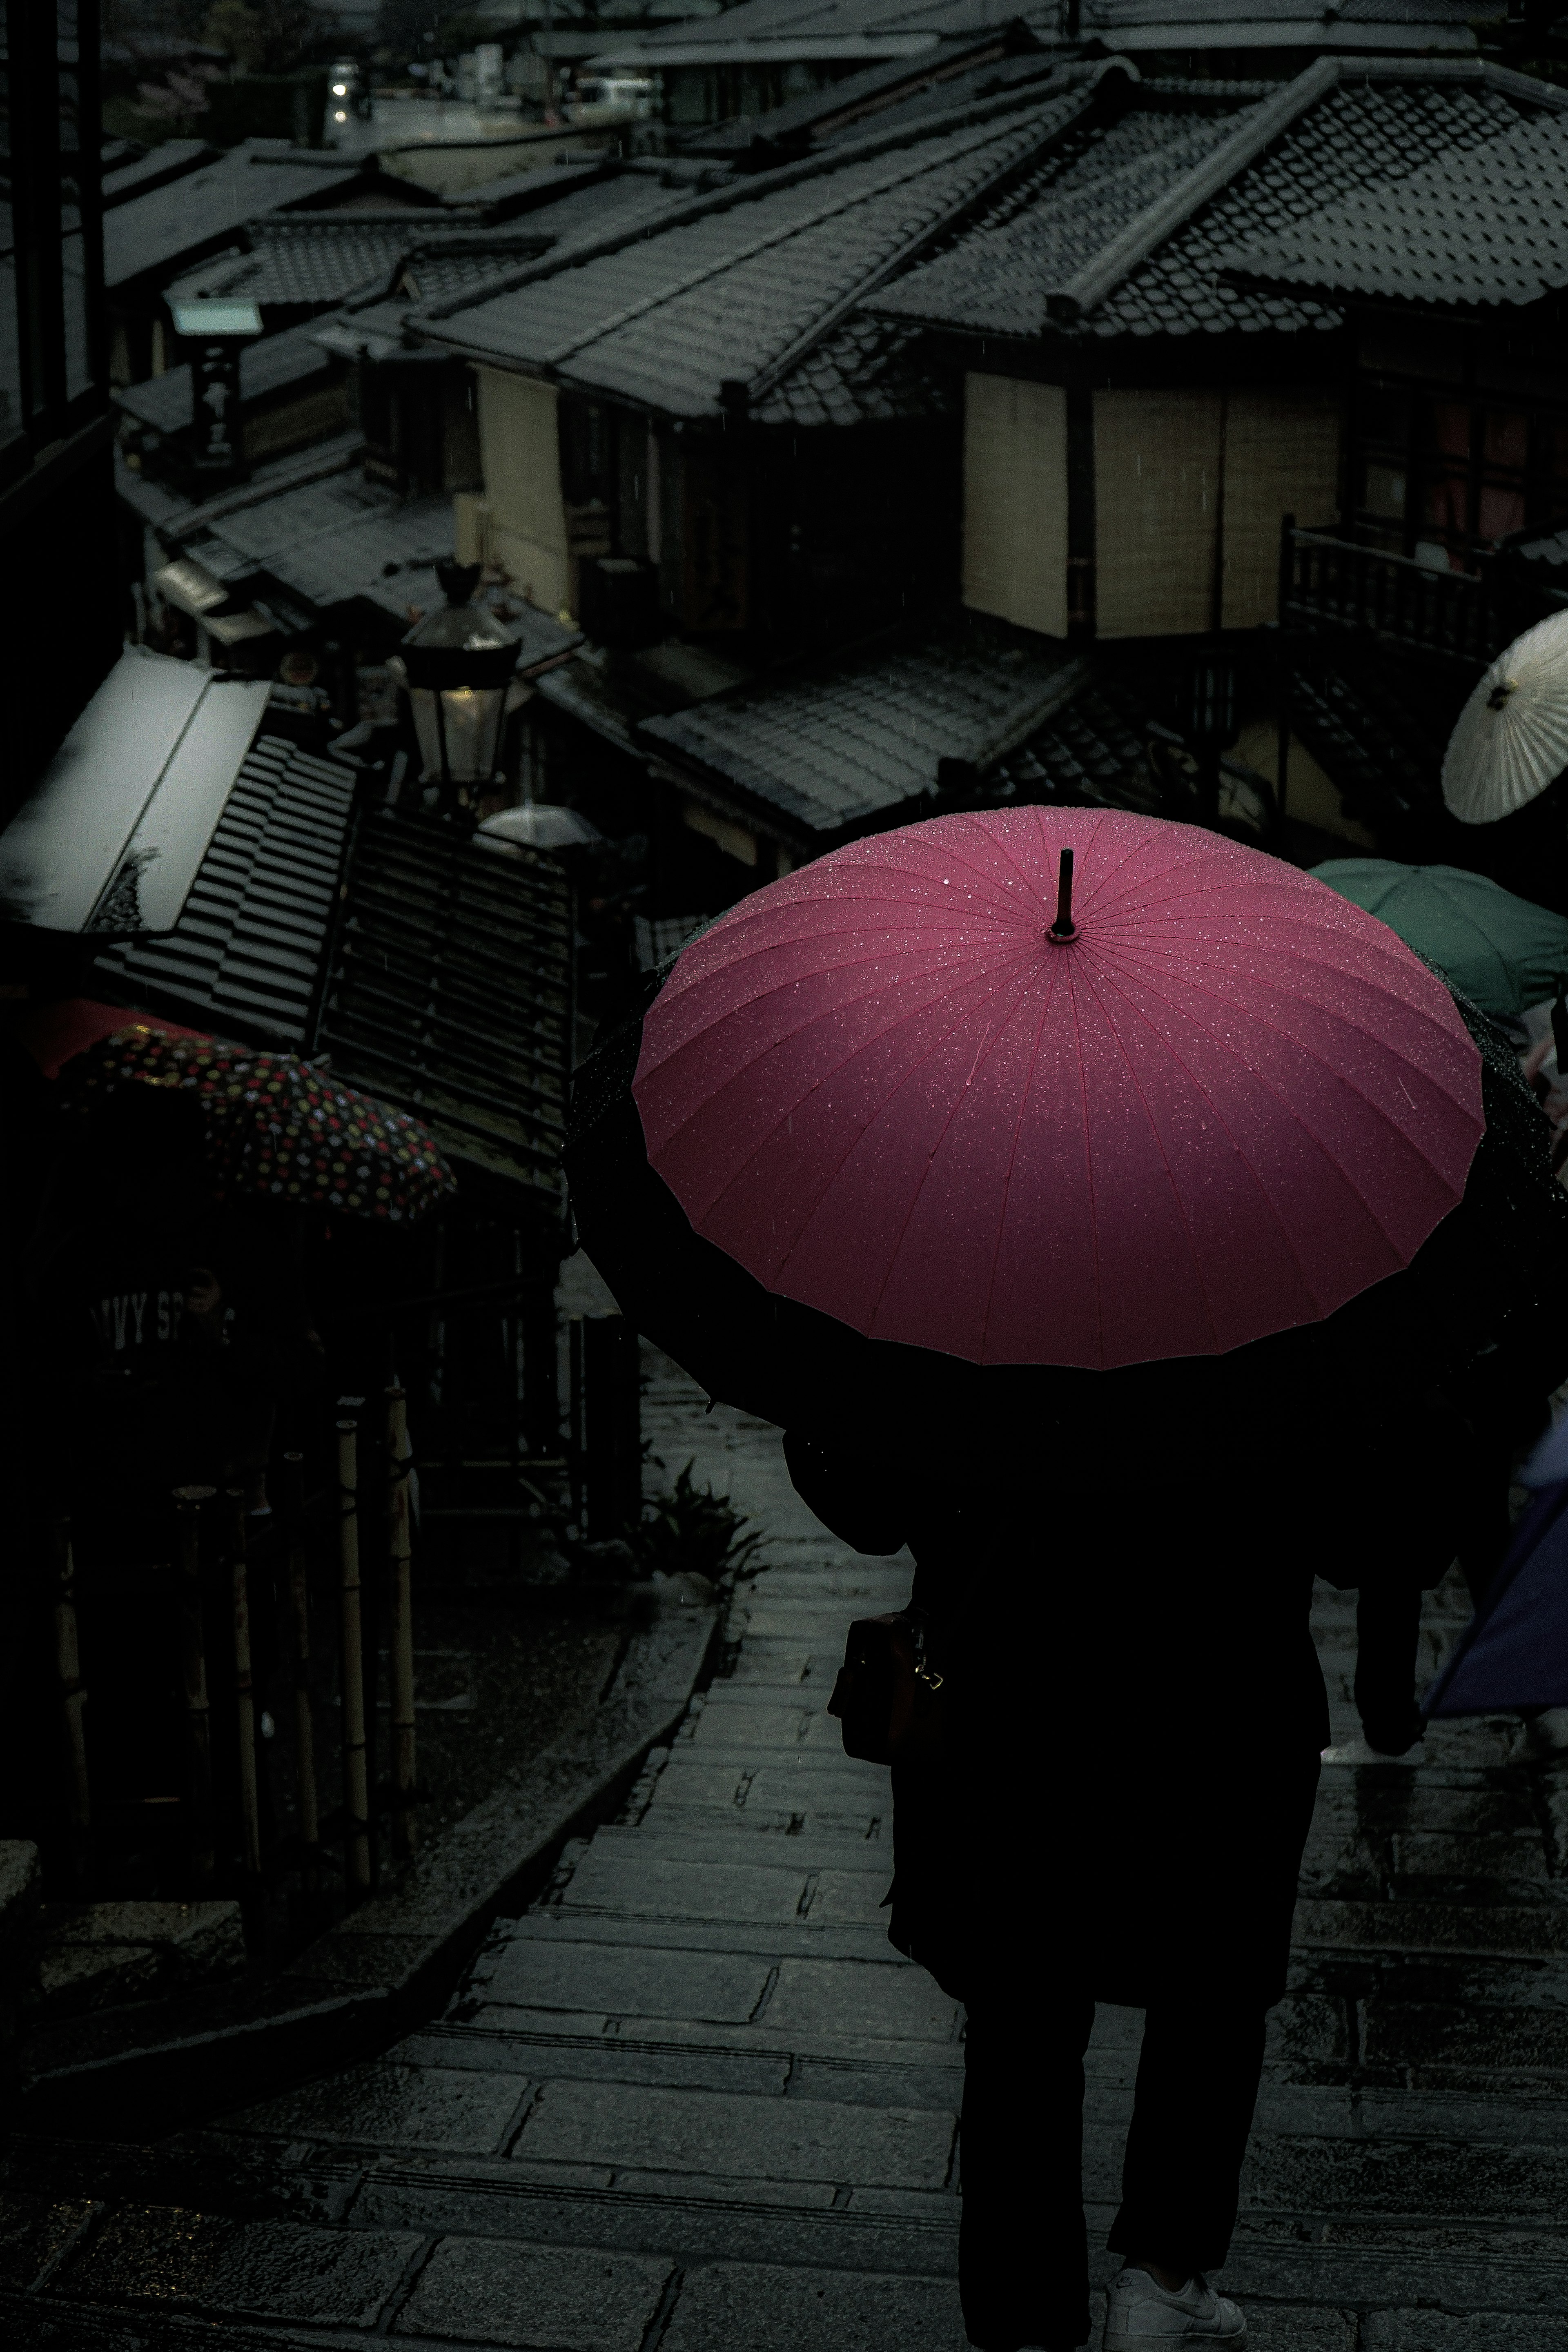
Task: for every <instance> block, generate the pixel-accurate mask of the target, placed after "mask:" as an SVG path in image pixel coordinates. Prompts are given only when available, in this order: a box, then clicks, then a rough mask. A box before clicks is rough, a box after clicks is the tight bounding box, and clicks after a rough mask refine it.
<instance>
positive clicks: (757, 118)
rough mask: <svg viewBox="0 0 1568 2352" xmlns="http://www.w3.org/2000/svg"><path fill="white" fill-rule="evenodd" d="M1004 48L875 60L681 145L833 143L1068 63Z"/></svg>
mask: <svg viewBox="0 0 1568 2352" xmlns="http://www.w3.org/2000/svg"><path fill="white" fill-rule="evenodd" d="M999 46H1000V41H999V37H998V36H993V37H991V38H989V39H988V40H985V41H984V42H983V43H982V44H981V45H980V47H979V49H978V52H977V53H976V59H975V62H974V63H973V64H966V63H965V62H964V61H963V60H964V57H965V54H966V53H965V52H964V51H963V50H960V51H959V52H958V54H957V56H956V57H950V56H949V55H948V54H947V52H946V49H945V48H943V49H942V50H938V51H934V52H933V51H931V50H922V51H921V54H920V55H919V56H918V57H913V58H892V59H889V60H887V61H885V62H883V63H880V64H878V65H872V66H867V67H865V68H863V69H862V70H861V71H860V72H859V73H856V74H850V75H848V76H847V77H846V78H845V79H843V80H841V81H834V82H829V83H828V84H827V86H826V88H825V89H814V90H811V91H808V92H807V93H806V95H805V97H804V98H794V99H790V100H788V101H787V102H786V103H785V104H784V105H783V106H775V107H773V108H771V109H770V110H768V112H767V113H765V114H753V115H746V116H743V117H742V119H741V120H740V121H736V122H719V123H709V124H707V125H705V126H704V127H703V129H701V130H700V131H689V132H687V133H686V134H685V136H684V137H683V138H682V140H681V145H682V147H683V148H684V149H685V150H686V151H687V152H689V153H691V154H694V155H696V154H702V155H711V156H714V157H725V156H731V155H734V156H743V155H745V154H746V152H747V151H748V149H750V148H751V147H752V145H753V144H755V143H763V144H768V145H772V146H774V147H779V148H795V147H800V148H805V147H808V146H812V145H818V146H820V145H825V144H826V143H829V142H832V141H834V140H845V139H854V138H857V137H858V136H860V135H861V134H862V133H864V131H867V130H868V128H870V127H871V126H872V125H873V124H875V126H876V127H877V128H878V129H879V130H880V129H882V128H883V127H884V126H890V125H892V124H895V123H900V122H913V121H918V119H919V118H920V117H921V115H925V114H936V113H940V112H941V111H942V109H943V108H945V107H949V106H956V105H958V104H960V103H961V102H962V101H963V100H964V99H966V98H989V97H991V96H993V95H994V93H995V92H996V91H998V90H1001V89H1007V88H1011V87H1013V86H1015V85H1019V84H1023V83H1026V82H1030V81H1037V80H1040V79H1043V78H1044V77H1045V76H1046V75H1047V74H1048V73H1050V72H1052V71H1053V70H1054V69H1055V68H1057V67H1058V65H1059V64H1060V58H1059V57H1058V56H1053V54H1052V52H1051V51H1050V50H1048V49H1043V48H1031V49H1030V50H1029V51H1027V52H1026V54H1025V55H1024V56H1021V57H1003V56H999V55H998V48H999Z"/></svg>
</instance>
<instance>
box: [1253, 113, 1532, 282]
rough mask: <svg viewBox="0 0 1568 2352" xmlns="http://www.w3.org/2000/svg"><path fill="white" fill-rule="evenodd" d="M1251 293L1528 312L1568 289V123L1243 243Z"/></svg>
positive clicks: (1524, 130) (1345, 199)
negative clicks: (1263, 291) (1525, 310)
mask: <svg viewBox="0 0 1568 2352" xmlns="http://www.w3.org/2000/svg"><path fill="white" fill-rule="evenodd" d="M1222 275H1223V277H1224V278H1225V279H1226V282H1227V283H1228V284H1230V285H1233V286H1237V287H1240V288H1243V289H1249V290H1250V289H1263V290H1266V291H1283V292H1286V293H1288V294H1289V295H1291V296H1293V297H1300V295H1302V294H1307V295H1310V296H1315V297H1317V298H1318V299H1322V300H1327V301H1331V302H1340V303H1343V302H1345V301H1347V300H1355V299H1360V300H1363V301H1373V302H1376V303H1378V304H1380V305H1381V304H1384V303H1392V304H1395V305H1411V304H1414V305H1415V306H1416V307H1418V308H1419V309H1421V310H1458V311H1464V312H1485V311H1487V310H1492V309H1495V308H1497V307H1499V306H1501V305H1507V306H1509V307H1510V308H1513V309H1523V308H1527V307H1528V306H1529V305H1531V303H1534V302H1539V301H1541V300H1542V299H1544V298H1545V297H1546V296H1547V295H1549V294H1552V293H1561V292H1562V291H1563V289H1564V288H1568V125H1564V124H1563V122H1562V121H1561V120H1555V121H1553V120H1552V119H1550V118H1547V117H1544V116H1538V117H1537V118H1536V119H1535V120H1534V121H1528V120H1524V119H1521V121H1518V122H1517V123H1516V125H1515V127H1514V128H1513V130H1512V131H1509V132H1507V133H1505V134H1504V135H1503V136H1502V137H1501V138H1499V139H1496V140H1493V141H1491V142H1489V144H1488V145H1486V146H1485V147H1482V148H1479V149H1470V150H1455V151H1451V152H1448V153H1447V154H1443V155H1440V156H1437V157H1436V158H1435V159H1434V160H1433V161H1432V162H1431V163H1428V164H1427V165H1426V166H1425V167H1424V168H1422V169H1420V170H1418V171H1415V172H1413V173H1409V174H1407V175H1406V176H1405V177H1403V178H1401V179H1399V180H1397V181H1394V183H1392V184H1376V183H1374V184H1372V185H1371V186H1368V187H1364V188H1360V189H1357V190H1355V191H1354V192H1353V193H1352V194H1350V195H1347V196H1342V197H1341V198H1340V199H1339V200H1338V201H1337V202H1335V203H1331V204H1329V205H1325V206H1324V207H1323V208H1322V209H1321V211H1319V212H1316V213H1309V214H1308V215H1305V217H1304V218H1301V219H1300V220H1296V221H1292V222H1291V223H1290V224H1289V226H1287V227H1286V228H1285V229H1283V230H1282V231H1281V232H1279V234H1278V235H1277V236H1269V237H1265V238H1262V239H1258V240H1256V241H1252V242H1249V243H1248V244H1247V245H1243V246H1241V247H1238V248H1237V250H1236V251H1235V253H1234V254H1233V255H1232V256H1230V257H1228V259H1227V261H1226V266H1225V267H1224V268H1223V270H1222Z"/></svg>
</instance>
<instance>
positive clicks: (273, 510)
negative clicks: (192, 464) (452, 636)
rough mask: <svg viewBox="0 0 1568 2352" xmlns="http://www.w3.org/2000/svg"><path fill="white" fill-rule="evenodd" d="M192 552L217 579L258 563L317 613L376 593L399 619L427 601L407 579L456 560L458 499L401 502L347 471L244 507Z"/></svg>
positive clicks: (193, 544)
mask: <svg viewBox="0 0 1568 2352" xmlns="http://www.w3.org/2000/svg"><path fill="white" fill-rule="evenodd" d="M185 546H186V552H187V553H188V554H191V555H194V556H195V558H196V561H197V562H200V563H204V564H205V565H206V567H207V569H208V571H209V572H216V574H217V576H218V577H219V578H220V579H233V578H235V577H236V576H237V572H239V571H243V570H247V569H249V568H250V567H253V566H259V567H261V568H262V569H263V570H265V571H266V572H268V573H269V574H270V575H271V577H272V578H273V579H275V580H277V581H279V583H281V585H282V586H283V587H285V588H289V589H292V590H293V592H294V593H295V594H296V595H298V596H302V597H303V598H304V599H305V601H306V602H307V604H312V605H314V606H315V607H316V609H317V610H318V611H319V612H320V611H324V610H326V609H327V608H328V607H329V606H331V605H333V604H346V603H347V602H348V601H349V600H350V599H351V598H352V597H355V596H362V595H370V596H372V598H373V601H374V602H376V603H380V604H384V605H385V607H386V609H387V610H389V611H392V612H395V614H397V615H398V616H399V617H401V616H402V615H403V614H404V612H405V607H406V605H407V604H410V603H414V604H418V603H420V602H421V601H422V600H421V598H420V597H418V596H417V595H416V594H415V593H413V585H412V583H411V582H410V581H409V579H408V578H407V576H406V575H409V574H423V573H428V572H431V571H432V569H433V567H434V565H436V564H437V563H438V562H446V561H447V559H448V558H449V557H450V555H451V552H452V501H451V499H449V498H447V497H432V498H424V499H406V500H400V499H399V498H398V496H397V493H396V491H395V490H394V489H391V488H388V487H386V486H385V485H384V484H382V483H380V482H367V481H366V480H365V479H364V478H363V476H362V475H361V474H359V473H358V472H351V471H344V472H342V473H338V474H333V475H331V476H330V477H329V478H327V479H326V480H324V481H316V482H310V483H306V484H303V485H301V487H300V488H298V489H286V490H280V491H279V492H278V493H277V494H276V495H275V496H273V497H271V498H264V499H257V500H255V501H253V502H252V503H250V504H248V505H246V506H242V507H237V508H236V509H233V510H232V511H231V512H230V513H228V514H226V515H224V516H222V517H221V518H220V519H219V520H216V521H214V522H212V523H211V524H209V526H208V527H207V529H206V530H205V532H204V533H203V534H202V536H201V538H200V540H199V541H198V540H196V539H188V540H186V542H185ZM388 583H395V587H393V586H390V585H389V584H388ZM389 600H390V601H389Z"/></svg>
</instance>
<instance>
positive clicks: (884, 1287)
mask: <svg viewBox="0 0 1568 2352" xmlns="http://www.w3.org/2000/svg"><path fill="white" fill-rule="evenodd" d="M1026 986H1027V980H1026V981H1025V983H1024V986H1023V987H1020V988H1019V990H1018V992H1017V993H1016V996H1015V997H1014V999H1013V1002H1012V1003H1011V1004H1010V1005H1009V1006H1008V1007H1007V1010H1006V1012H1005V1013H1004V1014H1003V1016H1002V1018H1001V1020H1000V1021H998V1023H997V1024H996V1026H995V1027H994V1029H993V1030H992V1032H991V1034H990V1035H989V1036H988V1037H987V1038H986V1039H985V1041H984V1044H983V1045H982V1046H981V1048H980V1051H979V1052H978V1054H976V1055H975V1056H974V1066H973V1068H972V1069H971V1071H970V1073H969V1076H968V1077H967V1078H966V1079H965V1080H964V1082H963V1087H962V1089H961V1090H960V1092H959V1094H958V1095H957V1097H955V1099H954V1101H953V1102H952V1106H951V1108H950V1109H949V1111H948V1114H947V1117H946V1118H944V1119H943V1120H942V1130H941V1133H940V1134H939V1135H938V1137H937V1139H936V1141H935V1142H934V1143H933V1144H932V1146H931V1150H930V1151H929V1152H928V1153H927V1154H926V1164H925V1166H924V1168H923V1169H922V1170H921V1178H920V1181H919V1183H918V1184H917V1185H916V1186H915V1189H914V1192H912V1194H911V1195H910V1205H909V1207H908V1209H907V1210H906V1211H905V1212H904V1219H903V1223H901V1224H900V1227H899V1235H898V1239H897V1241H895V1243H894V1244H893V1246H892V1248H891V1250H890V1251H889V1255H888V1265H887V1271H886V1272H885V1273H884V1275H883V1276H882V1279H881V1281H880V1283H879V1285H878V1287H877V1297H876V1301H875V1303H874V1305H873V1306H872V1308H871V1313H870V1317H869V1319H868V1337H869V1335H870V1333H871V1331H874V1330H875V1328H876V1324H877V1318H878V1316H879V1314H880V1312H881V1307H882V1301H883V1299H884V1298H885V1297H887V1293H888V1285H889V1282H891V1280H892V1278H893V1266H894V1264H895V1262H896V1261H897V1258H898V1255H899V1251H900V1248H901V1247H902V1245H903V1239H904V1235H905V1234H907V1233H908V1232H909V1229H910V1221H911V1219H912V1218H913V1216H914V1213H915V1211H916V1210H917V1209H918V1208H919V1206H920V1200H921V1193H922V1192H924V1190H925V1182H926V1178H927V1177H928V1176H929V1175H930V1174H931V1170H932V1168H933V1167H934V1166H935V1165H936V1156H937V1153H938V1152H939V1151H940V1150H942V1145H943V1144H944V1143H945V1142H946V1140H947V1137H948V1132H949V1130H950V1129H951V1128H952V1123H953V1120H954V1119H955V1118H957V1117H958V1114H959V1112H960V1111H961V1110H962V1109H963V1104H964V1099H965V1097H967V1095H968V1093H969V1089H970V1087H972V1086H973V1084H974V1080H975V1077H976V1076H977V1075H978V1073H979V1070H980V1066H981V1064H982V1063H983V1062H984V1060H985V1059H986V1057H987V1055H989V1054H990V1053H991V1052H992V1050H993V1048H994V1046H995V1045H996V1044H997V1042H998V1040H999V1039H1000V1038H1001V1036H1002V1034H1003V1033H1004V1031H1005V1029H1006V1027H1007V1024H1008V1023H1009V1022H1010V1021H1011V1020H1012V1018H1013V1015H1014V1013H1016V1011H1017V1010H1018V1007H1019V1005H1020V1004H1021V1003H1023V1001H1024V989H1025V988H1026ZM1053 987H1054V983H1053ZM1046 1010H1047V1012H1048V1011H1049V1010H1050V994H1049V993H1047V998H1046ZM1044 1017H1045V1015H1044V1014H1042V1015H1041V1019H1042V1021H1043V1020H1044ZM948 1034H949V1035H951V1034H952V1032H951V1031H949V1033H948ZM927 1058H928V1059H929V1058H930V1057H929V1056H927ZM919 1066H920V1065H919V1064H918V1063H917V1064H916V1068H917V1069H918V1068H919ZM1032 1067H1033V1065H1032V1063H1031V1068H1032ZM912 1075H913V1074H912V1072H911V1073H907V1074H906V1078H907V1076H912ZM906 1078H900V1081H899V1086H903V1085H904V1084H905V1083H906ZM898 1090H899V1088H898V1087H894V1089H893V1094H897V1092H898ZM892 1098H893V1097H892V1095H889V1097H888V1102H891V1100H892ZM882 1108H883V1109H886V1108H887V1104H886V1103H884V1104H883V1106H882ZM879 1115H880V1114H879ZM865 1131H866V1130H865V1129H864V1128H863V1129H861V1133H862V1135H863V1134H864V1133H865ZM847 1156H848V1155H847V1154H846V1155H845V1157H846V1158H847ZM843 1164H844V1163H843V1161H842V1160H841V1161H840V1162H839V1166H840V1167H842V1166H843ZM834 1172H835V1174H837V1170H835V1171H834ZM814 1213H815V1210H814ZM791 1246H792V1247H793V1246H794V1244H791ZM997 1247H998V1248H1000V1247H1001V1229H1000V1227H998V1229H997ZM993 1263H994V1260H993ZM986 1311H987V1314H989V1312H990V1306H989V1295H988V1297H987V1308H986ZM981 1344H982V1346H983V1347H984V1327H983V1328H982V1331H981Z"/></svg>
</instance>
